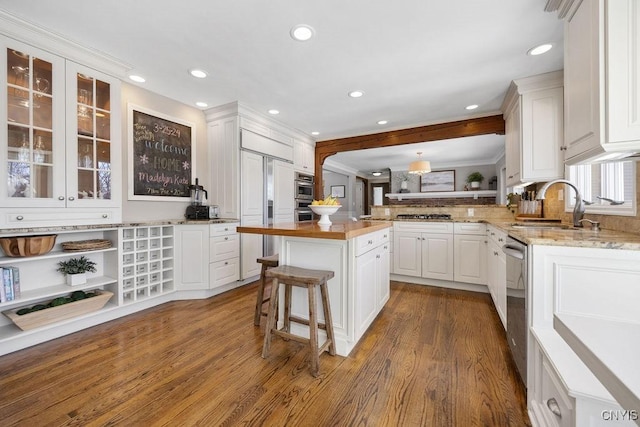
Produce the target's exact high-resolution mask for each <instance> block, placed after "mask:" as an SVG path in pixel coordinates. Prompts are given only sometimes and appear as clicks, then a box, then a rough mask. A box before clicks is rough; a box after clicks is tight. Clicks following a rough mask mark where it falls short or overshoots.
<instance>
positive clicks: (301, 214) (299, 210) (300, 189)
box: [295, 172, 313, 222]
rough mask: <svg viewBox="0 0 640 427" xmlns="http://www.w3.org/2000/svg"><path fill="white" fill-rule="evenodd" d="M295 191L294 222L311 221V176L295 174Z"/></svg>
mask: <svg viewBox="0 0 640 427" xmlns="http://www.w3.org/2000/svg"><path fill="white" fill-rule="evenodd" d="M295 190H296V196H295V197H296V200H295V206H296V209H295V221H296V222H302V221H311V220H312V219H313V212H312V211H311V209H310V208H309V205H310V204H311V202H312V201H313V175H305V174H301V173H299V172H297V173H296V180H295Z"/></svg>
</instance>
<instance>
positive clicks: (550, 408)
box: [540, 358, 573, 427]
mask: <svg viewBox="0 0 640 427" xmlns="http://www.w3.org/2000/svg"><path fill="white" fill-rule="evenodd" d="M540 382H541V390H540V391H541V394H540V409H541V412H542V413H543V414H544V417H545V419H546V420H547V421H548V423H549V425H550V426H558V427H564V426H571V425H573V407H572V405H571V400H570V399H569V393H568V392H567V391H566V390H565V389H564V387H563V386H562V383H561V382H560V379H559V378H558V377H557V375H556V373H555V371H554V370H553V368H552V367H551V366H550V365H549V364H548V363H547V360H546V359H544V358H543V360H542V378H541V381H540Z"/></svg>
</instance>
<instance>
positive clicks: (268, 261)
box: [253, 254, 280, 326]
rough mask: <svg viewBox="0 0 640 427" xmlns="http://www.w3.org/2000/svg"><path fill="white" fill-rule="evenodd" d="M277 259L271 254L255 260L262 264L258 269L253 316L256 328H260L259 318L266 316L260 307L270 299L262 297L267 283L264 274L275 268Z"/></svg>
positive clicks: (276, 256)
mask: <svg viewBox="0 0 640 427" xmlns="http://www.w3.org/2000/svg"><path fill="white" fill-rule="evenodd" d="M279 259H280V257H279V256H278V254H273V255H269V256H265V257H260V258H258V259H257V260H256V262H258V263H260V264H262V268H261V269H260V283H259V284H258V295H257V296H256V309H255V312H254V314H253V324H254V325H256V326H260V317H261V316H266V315H267V312H266V311H262V305H263V304H264V303H265V302H267V301H269V299H270V298H269V297H267V298H265V297H264V288H265V285H266V283H267V281H266V279H265V272H266V271H267V270H268V269H270V268H273V267H277V266H278V262H279Z"/></svg>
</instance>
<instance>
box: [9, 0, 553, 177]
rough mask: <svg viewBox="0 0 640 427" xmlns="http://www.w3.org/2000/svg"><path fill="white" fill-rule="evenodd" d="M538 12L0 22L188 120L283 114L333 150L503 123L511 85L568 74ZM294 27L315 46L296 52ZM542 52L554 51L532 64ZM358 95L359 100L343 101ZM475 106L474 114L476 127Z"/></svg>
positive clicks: (183, 5)
mask: <svg viewBox="0 0 640 427" xmlns="http://www.w3.org/2000/svg"><path fill="white" fill-rule="evenodd" d="M545 3H546V2H545V0H518V1H504V0H481V1H469V0H447V1H435V0H402V1H399V2H386V1H371V0H349V1H346V2H345V1H343V0H322V1H313V2H312V1H308V0H295V1H294V0H271V1H264V0H242V1H221V0H189V1H187V2H180V1H175V0H136V1H128V2H125V1H122V0H101V1H99V2H94V1H86V0H56V1H55V2H54V1H43V0H20V1H15V0H0V9H2V10H4V11H6V12H8V13H10V14H12V15H14V16H17V17H20V18H22V19H24V20H26V21H29V22H31V23H34V24H36V25H38V26H40V27H43V28H45V29H48V30H51V31H52V32H54V33H56V34H58V35H60V36H62V37H64V38H67V39H69V40H71V41H74V42H76V43H78V44H80V45H84V46H86V47H90V48H91V49H94V50H98V51H101V52H104V53H106V54H108V55H111V56H113V57H115V58H117V59H118V60H120V61H122V62H124V63H126V64H129V65H130V68H131V70H130V73H134V74H138V75H141V76H143V77H145V78H146V82H145V83H143V84H137V83H132V84H136V85H139V86H141V87H143V88H145V89H148V90H150V91H152V92H156V93H159V94H162V95H164V96H167V97H169V98H172V99H175V100H177V101H180V102H183V103H185V104H188V105H192V106H194V104H195V102H196V101H204V102H206V103H208V105H209V106H217V105H222V104H226V103H229V102H233V101H240V102H242V103H243V104H245V105H247V106H250V107H252V108H253V109H256V110H258V111H261V112H265V113H266V111H267V110H269V109H277V110H279V111H280V114H279V115H278V116H277V117H276V118H277V120H279V121H281V122H283V123H285V124H288V125H290V126H293V127H295V128H297V129H299V130H301V131H303V132H305V133H309V134H310V133H311V132H313V131H317V132H319V135H318V136H316V137H315V138H316V139H317V140H327V139H334V138H341V137H348V136H355V135H363V134H369V133H378V132H384V131H389V130H393V129H401V128H408V127H415V126H421V125H426V124H432V123H439V122H446V121H452V120H459V119H463V118H469V117H474V116H485V115H491V114H495V113H497V112H498V110H499V108H500V105H501V102H502V99H503V98H504V95H505V93H506V90H507V88H508V86H509V83H510V81H511V80H513V79H517V78H521V77H526V76H530V75H535V74H540V73H543V72H548V71H554V70H559V69H562V67H563V55H562V36H563V31H562V21H560V20H559V19H557V17H556V14H555V13H547V12H544V6H545ZM296 24H308V25H310V26H312V27H313V28H314V30H315V36H314V37H313V38H312V39H311V40H309V41H307V42H299V41H294V40H293V39H292V38H291V37H290V36H289V31H290V29H291V28H292V27H293V26H294V25H296ZM541 43H552V44H553V45H554V46H555V48H554V49H552V50H551V51H550V52H549V53H547V54H544V55H540V56H535V57H534V56H528V55H526V52H527V50H528V49H530V48H532V47H534V46H536V45H538V44H541ZM192 68H201V69H203V70H206V71H207V72H208V73H209V76H208V77H207V78H206V79H196V78H194V77H192V76H190V75H189V73H188V70H189V69H192ZM120 77H122V78H123V79H126V78H127V76H124V75H123V76H120ZM355 89H360V90H363V91H364V92H365V94H364V96H362V97H361V98H350V97H349V96H347V94H348V92H350V91H352V90H355ZM469 104H478V105H479V107H478V108H477V109H476V110H474V111H473V113H472V114H470V113H469V111H467V110H465V106H467V105H469ZM379 120H388V124H386V125H383V126H381V125H378V124H377V121H379ZM430 144H433V145H430V146H435V145H437V144H434V143H430ZM474 144H475V143H474ZM395 150H399V149H397V148H396V149H395ZM367 151H368V150H367ZM409 151H410V154H412V155H415V151H417V150H416V149H415V148H411V149H410V150H409ZM451 151H452V150H442V152H443V154H448V155H450V154H451ZM457 151H464V152H465V153H466V152H467V151H469V150H467V149H464V150H457ZM365 153H366V151H364V152H361V153H360V155H361V156H364V157H365V158H366V154H365ZM393 154H394V155H395V154H396V153H395V151H393ZM477 155H478V156H482V158H486V157H492V154H491V153H489V154H488V155H487V153H478V154H477ZM371 161H373V159H371ZM452 161H454V160H452ZM455 161H463V160H461V159H455ZM464 161H466V160H464ZM434 162H435V163H442V162H445V158H444V157H443V158H442V161H440V160H438V159H436V158H434ZM364 165H365V166H358V167H356V169H363V168H364V169H370V168H368V167H366V163H364ZM447 166H448V165H447Z"/></svg>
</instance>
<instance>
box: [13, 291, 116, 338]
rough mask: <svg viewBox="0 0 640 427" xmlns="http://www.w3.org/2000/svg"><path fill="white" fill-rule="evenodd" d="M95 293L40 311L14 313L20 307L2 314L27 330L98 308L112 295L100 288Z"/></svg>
mask: <svg viewBox="0 0 640 427" xmlns="http://www.w3.org/2000/svg"><path fill="white" fill-rule="evenodd" d="M96 293H98V294H99V295H98V296H95V297H91V298H86V299H81V300H78V301H74V302H70V303H68V304H63V305H59V306H56V307H50V308H47V309H44V310H40V311H33V312H31V313H27V314H23V315H22V316H18V315H17V314H16V312H17V311H18V310H20V308H15V309H13V310H8V311H4V312H3V314H4V315H5V316H7V317H8V318H9V319H11V321H12V322H13V323H15V324H16V326H18V327H19V328H20V329H22V330H23V331H27V330H29V329H34V328H38V327H40V326H44V325H48V324H49V323H54V322H59V321H61V320H66V319H70V318H72V317H76V316H80V315H82V314H86V313H91V312H92V311H97V310H100V309H101V308H102V307H104V306H105V304H106V303H107V302H108V301H109V299H110V298H111V297H112V296H113V293H112V292H109V291H104V290H101V289H98V290H96ZM31 305H34V304H31Z"/></svg>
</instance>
